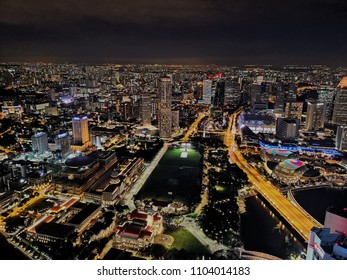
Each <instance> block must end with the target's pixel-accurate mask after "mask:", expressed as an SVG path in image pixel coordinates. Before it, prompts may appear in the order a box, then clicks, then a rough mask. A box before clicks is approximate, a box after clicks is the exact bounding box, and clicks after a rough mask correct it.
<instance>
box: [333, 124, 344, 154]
mask: <svg viewBox="0 0 347 280" xmlns="http://www.w3.org/2000/svg"><path fill="white" fill-rule="evenodd" d="M335 143H336V149H339V150H347V126H345V125H339V126H338V127H337V131H336V140H335Z"/></svg>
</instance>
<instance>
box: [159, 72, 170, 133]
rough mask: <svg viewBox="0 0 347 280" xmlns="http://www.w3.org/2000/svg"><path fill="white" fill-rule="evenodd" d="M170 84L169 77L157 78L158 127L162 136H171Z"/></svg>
mask: <svg viewBox="0 0 347 280" xmlns="http://www.w3.org/2000/svg"><path fill="white" fill-rule="evenodd" d="M171 98H172V84H171V79H170V78H168V77H163V78H160V79H159V91H158V111H159V114H158V115H159V119H158V126H159V127H158V128H159V135H160V137H162V138H171V128H172V114H171Z"/></svg>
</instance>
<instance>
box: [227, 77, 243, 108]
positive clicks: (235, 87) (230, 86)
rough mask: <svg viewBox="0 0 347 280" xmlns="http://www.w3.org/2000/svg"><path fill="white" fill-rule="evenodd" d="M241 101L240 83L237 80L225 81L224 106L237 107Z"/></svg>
mask: <svg viewBox="0 0 347 280" xmlns="http://www.w3.org/2000/svg"><path fill="white" fill-rule="evenodd" d="M240 102H241V90H240V84H239V83H238V82H237V80H227V81H225V90H224V106H225V107H228V108H230V107H231V108H233V107H237V106H238V105H239V104H240Z"/></svg>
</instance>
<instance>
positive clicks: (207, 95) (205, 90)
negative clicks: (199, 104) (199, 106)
mask: <svg viewBox="0 0 347 280" xmlns="http://www.w3.org/2000/svg"><path fill="white" fill-rule="evenodd" d="M202 97H203V103H205V104H211V98H212V80H204V83H203V86H202Z"/></svg>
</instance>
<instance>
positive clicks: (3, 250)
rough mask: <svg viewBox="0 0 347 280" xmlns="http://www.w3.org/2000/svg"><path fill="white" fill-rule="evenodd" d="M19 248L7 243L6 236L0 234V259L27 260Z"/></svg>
mask: <svg viewBox="0 0 347 280" xmlns="http://www.w3.org/2000/svg"><path fill="white" fill-rule="evenodd" d="M27 259H28V258H27V257H26V256H25V255H23V254H22V253H21V252H20V251H19V250H17V249H15V248H14V247H13V246H12V245H11V244H9V243H8V242H7V240H6V238H5V237H4V236H3V235H2V234H0V260H27Z"/></svg>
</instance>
